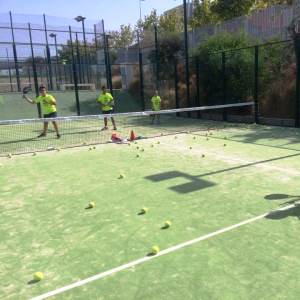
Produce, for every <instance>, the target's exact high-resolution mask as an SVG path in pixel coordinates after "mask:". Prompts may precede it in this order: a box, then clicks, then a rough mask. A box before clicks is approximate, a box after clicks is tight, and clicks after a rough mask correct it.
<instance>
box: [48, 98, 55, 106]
mask: <svg viewBox="0 0 300 300" xmlns="http://www.w3.org/2000/svg"><path fill="white" fill-rule="evenodd" d="M48 103H49V104H51V105H56V99H55V98H54V97H53V96H52V97H50V99H49V101H48Z"/></svg>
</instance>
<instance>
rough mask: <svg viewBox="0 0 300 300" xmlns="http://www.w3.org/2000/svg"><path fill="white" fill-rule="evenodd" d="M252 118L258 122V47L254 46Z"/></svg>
mask: <svg viewBox="0 0 300 300" xmlns="http://www.w3.org/2000/svg"><path fill="white" fill-rule="evenodd" d="M254 52H255V55H254V120H255V123H256V124H259V103H258V84H259V78H258V75H259V74H258V57H259V47H258V46H255V48H254Z"/></svg>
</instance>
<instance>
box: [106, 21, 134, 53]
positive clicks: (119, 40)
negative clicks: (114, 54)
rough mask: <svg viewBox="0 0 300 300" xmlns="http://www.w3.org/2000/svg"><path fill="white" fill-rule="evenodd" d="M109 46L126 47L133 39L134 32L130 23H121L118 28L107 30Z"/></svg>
mask: <svg viewBox="0 0 300 300" xmlns="http://www.w3.org/2000/svg"><path fill="white" fill-rule="evenodd" d="M108 34H109V35H110V46H111V47H113V48H127V47H129V46H131V45H132V43H133V41H134V32H133V29H132V28H131V26H130V24H128V25H121V26H120V30H115V31H109V32H108Z"/></svg>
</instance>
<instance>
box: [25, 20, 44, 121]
mask: <svg viewBox="0 0 300 300" xmlns="http://www.w3.org/2000/svg"><path fill="white" fill-rule="evenodd" d="M28 32H29V41H30V49H31V61H32V72H33V80H34V88H35V95H36V96H37V97H38V96H39V83H38V78H37V70H36V64H35V58H34V51H33V44H32V35H31V26H30V23H28ZM37 110H38V115H39V118H41V117H42V110H41V105H40V103H38V104H37Z"/></svg>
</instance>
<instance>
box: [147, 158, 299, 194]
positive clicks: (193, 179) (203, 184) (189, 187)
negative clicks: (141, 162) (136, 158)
mask: <svg viewBox="0 0 300 300" xmlns="http://www.w3.org/2000/svg"><path fill="white" fill-rule="evenodd" d="M295 156H300V153H296V154H291V155H286V156H280V157H274V158H270V159H266V160H260V161H256V162H252V163H248V164H244V165H239V166H235V167H231V168H226V169H221V170H217V171H212V172H208V173H204V174H200V175H196V176H195V175H190V174H187V173H183V172H179V171H170V172H164V173H159V174H154V175H150V176H147V177H145V178H146V179H148V180H151V181H153V182H160V181H166V180H171V179H174V178H179V177H181V178H184V179H187V180H188V181H189V182H187V183H184V184H180V185H177V186H172V187H170V189H171V190H173V191H174V192H177V193H182V194H185V193H191V192H194V191H197V190H201V189H204V188H208V187H212V186H214V185H216V183H213V182H210V181H207V180H204V179H200V177H205V176H210V175H216V174H220V173H224V172H230V171H235V170H239V169H243V168H248V167H252V166H256V165H260V164H265V163H269V162H273V161H278V160H281V159H286V158H291V157H295ZM274 195H275V194H274ZM277 195H281V197H283V196H282V195H284V194H277ZM285 196H287V195H285ZM266 197H271V196H270V195H269V196H266ZM291 197H293V196H291ZM266 199H267V200H272V199H268V198H266ZM277 200H280V199H277Z"/></svg>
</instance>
